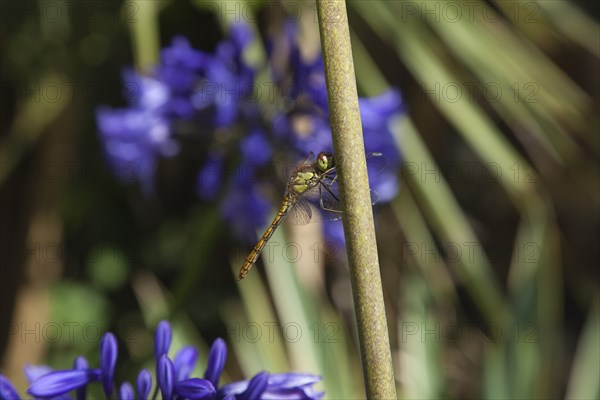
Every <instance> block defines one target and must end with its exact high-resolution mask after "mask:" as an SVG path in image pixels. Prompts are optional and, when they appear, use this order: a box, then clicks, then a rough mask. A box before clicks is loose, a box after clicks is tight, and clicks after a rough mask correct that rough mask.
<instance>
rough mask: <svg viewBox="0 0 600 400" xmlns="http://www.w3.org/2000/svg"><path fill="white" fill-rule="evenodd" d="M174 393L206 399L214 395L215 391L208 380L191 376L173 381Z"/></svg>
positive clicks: (185, 396) (180, 395)
mask: <svg viewBox="0 0 600 400" xmlns="http://www.w3.org/2000/svg"><path fill="white" fill-rule="evenodd" d="M175 394H177V396H179V397H183V398H186V399H206V398H212V397H213V396H215V395H216V394H217V391H216V390H215V387H214V386H213V385H212V383H210V381H207V380H206V379H200V378H191V379H186V380H183V381H180V382H177V383H175Z"/></svg>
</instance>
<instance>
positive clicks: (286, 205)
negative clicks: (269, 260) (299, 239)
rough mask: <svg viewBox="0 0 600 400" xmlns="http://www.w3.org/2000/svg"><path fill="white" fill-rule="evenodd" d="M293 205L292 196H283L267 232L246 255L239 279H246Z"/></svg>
mask: <svg viewBox="0 0 600 400" xmlns="http://www.w3.org/2000/svg"><path fill="white" fill-rule="evenodd" d="M291 206H292V200H291V199H290V196H289V195H288V194H286V195H285V196H284V198H283V201H282V202H281V207H279V211H277V215H275V218H273V221H272V222H271V225H269V227H268V228H267V230H265V233H263V235H262V237H261V238H260V239H259V241H258V243H256V246H254V248H253V249H252V251H251V252H250V254H248V257H246V260H245V261H244V265H242V268H241V269H240V273H239V275H238V280H242V279H244V277H245V276H246V275H247V274H248V272H250V270H251V269H252V266H253V265H254V263H255V262H256V260H258V256H259V255H260V253H261V252H262V250H263V248H264V247H265V245H266V244H267V242H268V241H269V239H270V238H271V236H273V232H275V229H277V227H278V226H279V224H280V223H281V221H282V220H283V217H285V215H286V214H287V212H288V210H289V209H290V207H291Z"/></svg>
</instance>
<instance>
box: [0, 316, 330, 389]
mask: <svg viewBox="0 0 600 400" xmlns="http://www.w3.org/2000/svg"><path fill="white" fill-rule="evenodd" d="M170 345H171V326H170V324H169V323H168V322H166V321H161V322H160V323H159V324H158V328H157V330H156V335H155V346H154V356H155V360H156V386H155V388H156V390H155V392H156V391H160V393H161V395H162V398H163V399H164V400H175V399H206V400H236V399H237V400H260V399H264V400H267V399H289V400H294V399H306V400H317V399H320V398H321V397H323V393H322V392H318V391H316V390H315V389H314V387H313V386H314V384H315V383H317V382H318V381H319V380H320V379H321V378H320V377H319V376H316V375H311V374H301V373H283V374H269V373H267V372H260V373H258V374H257V375H255V376H254V377H253V378H252V379H250V380H243V381H238V382H233V383H230V384H227V385H223V386H220V385H219V381H220V378H221V373H222V372H223V369H224V367H225V360H226V359H227V346H226V345H225V341H223V339H217V340H215V342H214V343H213V345H212V347H211V349H210V353H209V356H208V365H207V367H206V372H205V373H204V377H203V378H198V377H190V375H191V372H192V371H193V369H194V365H195V363H196V360H197V358H198V351H197V350H196V349H195V348H194V347H191V346H186V347H183V348H182V349H181V350H179V352H177V354H176V355H175V357H174V358H173V359H171V358H170V357H169V355H168V353H169V347H170ZM117 356H118V347H117V340H116V338H115V337H114V335H113V334H112V333H106V334H105V335H104V336H103V337H102V340H101V342H100V368H90V367H89V365H88V362H87V360H85V358H83V357H77V358H76V359H75V363H74V366H73V369H71V370H62V371H52V370H51V369H50V368H49V367H46V366H27V367H26V368H25V374H26V376H27V379H28V381H29V384H30V386H29V389H28V390H27V393H28V394H29V395H30V396H33V398H36V399H47V398H52V399H60V400H68V399H73V398H74V399H77V400H82V399H86V393H87V392H86V388H87V386H88V385H90V384H93V383H94V382H98V383H99V384H101V385H102V388H103V391H104V394H105V395H106V398H107V399H110V398H118V399H120V400H129V399H131V400H133V399H135V398H137V399H140V400H146V399H148V398H149V396H150V393H151V391H152V387H153V379H152V375H151V374H150V371H148V370H147V369H143V370H142V371H140V373H139V374H138V376H137V379H136V382H135V387H134V386H133V385H132V384H131V383H130V382H123V383H121V385H119V386H118V389H115V384H114V381H115V380H114V375H115V367H116V363H117ZM153 397H155V396H153ZM0 398H1V399H3V400H4V399H7V400H13V399H14V400H17V399H21V398H23V397H22V396H20V395H19V393H18V392H17V390H16V389H15V388H14V386H13V385H12V383H11V382H10V381H9V380H8V379H7V378H6V377H5V376H3V375H1V374H0Z"/></svg>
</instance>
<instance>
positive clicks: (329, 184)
mask: <svg viewBox="0 0 600 400" xmlns="http://www.w3.org/2000/svg"><path fill="white" fill-rule="evenodd" d="M371 156H378V157H379V156H382V154H381V153H370V154H369V155H368V157H371ZM382 158H383V157H382ZM337 178H338V174H337V170H336V165H335V158H334V156H333V154H332V153H328V152H320V153H319V154H318V155H317V157H316V158H315V157H314V154H313V153H311V154H310V155H309V156H308V157H307V159H306V160H304V162H303V163H301V164H300V165H298V166H297V167H296V168H295V169H294V171H293V172H292V174H291V176H290V178H289V180H288V183H287V189H286V191H285V195H284V196H283V200H282V202H281V206H280V207H279V210H278V211H277V215H275V218H273V221H272V222H271V224H270V225H269V226H268V227H267V229H266V230H265V233H264V234H263V235H262V237H261V238H260V239H259V240H258V242H257V243H256V246H254V248H253V249H252V250H251V251H250V254H248V257H246V259H245V260H244V263H243V264H242V267H241V268H240V272H239V274H238V280H242V279H244V278H245V277H246V275H247V274H248V272H250V270H251V269H252V267H253V266H254V264H255V263H256V260H258V257H259V256H260V253H261V252H262V250H263V249H264V247H265V245H266V244H267V242H268V241H269V239H271V236H273V233H274V232H275V230H276V229H277V227H278V226H279V225H280V224H281V222H282V221H283V219H284V218H285V217H286V216H287V215H288V213H289V212H290V211H291V210H293V211H294V217H295V221H294V222H296V223H299V224H304V223H307V222H308V221H309V220H310V219H311V218H312V210H311V207H312V206H311V205H310V204H309V203H308V202H307V201H306V200H307V199H309V198H310V197H311V196H314V194H315V192H318V193H317V194H318V198H319V205H320V208H321V209H322V210H324V211H326V212H329V213H337V215H338V217H336V218H331V219H339V215H341V214H339V213H341V212H342V211H341V209H340V208H339V198H338V196H337V195H336V193H335V190H334V189H333V185H334V183H336V181H337ZM317 189H318V190H317ZM372 193H373V192H372ZM334 215H336V214H334Z"/></svg>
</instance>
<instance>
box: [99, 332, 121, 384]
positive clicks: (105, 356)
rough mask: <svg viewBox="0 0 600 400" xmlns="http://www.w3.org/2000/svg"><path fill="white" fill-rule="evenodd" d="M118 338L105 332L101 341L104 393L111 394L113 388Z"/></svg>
mask: <svg viewBox="0 0 600 400" xmlns="http://www.w3.org/2000/svg"><path fill="white" fill-rule="evenodd" d="M117 354H118V347H117V339H116V338H115V335H113V334H112V333H105V334H104V336H102V340H101V341H100V369H101V371H102V375H101V379H102V387H103V388H104V393H106V395H107V396H110V394H111V393H112V389H113V377H114V375H115V365H116V364H117Z"/></svg>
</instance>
